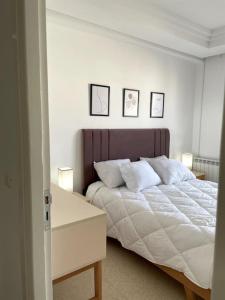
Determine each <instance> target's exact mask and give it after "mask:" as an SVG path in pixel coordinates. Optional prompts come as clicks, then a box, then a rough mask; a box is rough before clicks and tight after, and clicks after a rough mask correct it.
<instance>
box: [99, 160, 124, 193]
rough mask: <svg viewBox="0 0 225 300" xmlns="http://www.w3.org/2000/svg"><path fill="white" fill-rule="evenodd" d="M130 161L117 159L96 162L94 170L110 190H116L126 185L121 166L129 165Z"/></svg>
mask: <svg viewBox="0 0 225 300" xmlns="http://www.w3.org/2000/svg"><path fill="white" fill-rule="evenodd" d="M129 162H130V160H129V159H116V160H106V161H100V162H97V163H96V162H94V168H95V170H96V172H97V174H98V177H99V178H100V179H101V181H102V182H103V183H104V184H105V185H106V186H107V187H109V188H115V187H118V186H120V185H123V184H124V180H123V178H122V176H121V172H120V166H121V165H123V164H126V163H129Z"/></svg>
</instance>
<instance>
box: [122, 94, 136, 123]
mask: <svg viewBox="0 0 225 300" xmlns="http://www.w3.org/2000/svg"><path fill="white" fill-rule="evenodd" d="M139 96H140V91H139V90H134V89H123V117H133V118H137V117H138V116H139Z"/></svg>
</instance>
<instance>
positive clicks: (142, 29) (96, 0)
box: [46, 0, 225, 58]
mask: <svg viewBox="0 0 225 300" xmlns="http://www.w3.org/2000/svg"><path fill="white" fill-rule="evenodd" d="M46 1H47V9H48V11H51V12H57V13H58V14H63V15H64V16H65V15H67V16H70V17H72V18H74V19H75V20H80V21H82V22H83V21H85V22H88V23H91V24H94V25H97V26H100V27H101V28H106V29H109V30H111V31H114V32H117V33H120V34H124V35H126V36H129V37H132V38H135V39H138V40H141V41H143V42H145V43H149V45H150V44H154V45H155V44H157V45H160V46H162V47H164V48H169V49H173V50H176V51H179V52H181V53H185V54H188V55H191V56H195V57H198V58H205V57H208V56H213V55H218V54H222V53H225V17H224V12H225V0H114V1H112V0H46Z"/></svg>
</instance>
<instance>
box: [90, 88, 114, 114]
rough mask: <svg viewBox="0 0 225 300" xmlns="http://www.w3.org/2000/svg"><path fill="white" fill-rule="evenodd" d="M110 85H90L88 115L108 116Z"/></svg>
mask: <svg viewBox="0 0 225 300" xmlns="http://www.w3.org/2000/svg"><path fill="white" fill-rule="evenodd" d="M109 102H110V86H107V85H98V84H91V85H90V115H91V116H109Z"/></svg>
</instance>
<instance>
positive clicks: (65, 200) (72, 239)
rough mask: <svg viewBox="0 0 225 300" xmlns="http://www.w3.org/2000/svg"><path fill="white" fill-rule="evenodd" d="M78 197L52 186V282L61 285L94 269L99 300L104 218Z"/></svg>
mask: <svg viewBox="0 0 225 300" xmlns="http://www.w3.org/2000/svg"><path fill="white" fill-rule="evenodd" d="M84 200H85V197H84V196H82V195H81V194H77V193H71V192H67V191H65V190H62V189H61V188H59V187H58V186H56V185H52V279H53V283H54V284H55V283H58V282H61V281H62V280H65V279H67V278H69V277H71V276H74V275H76V274H79V273H81V272H83V271H86V270H88V269H90V268H94V271H95V272H94V274H95V296H94V297H93V298H92V299H95V300H101V299H102V278H101V277H102V275H101V261H102V260H103V259H104V258H105V256H106V215H105V213H104V212H103V211H102V210H100V209H98V208H97V207H95V206H93V205H91V204H89V203H88V202H86V201H84Z"/></svg>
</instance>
